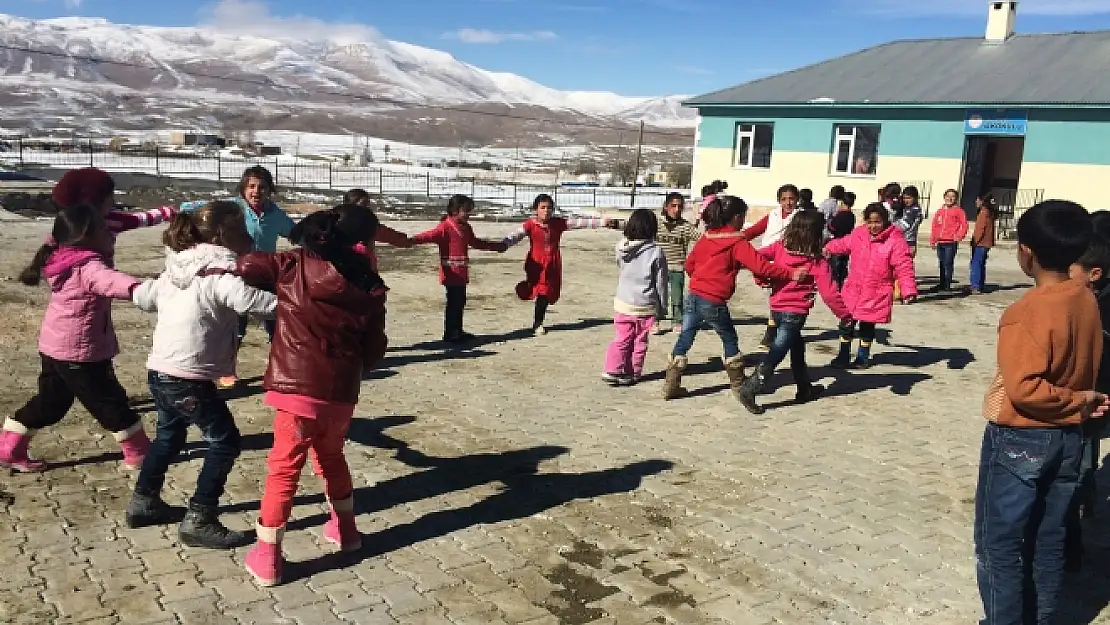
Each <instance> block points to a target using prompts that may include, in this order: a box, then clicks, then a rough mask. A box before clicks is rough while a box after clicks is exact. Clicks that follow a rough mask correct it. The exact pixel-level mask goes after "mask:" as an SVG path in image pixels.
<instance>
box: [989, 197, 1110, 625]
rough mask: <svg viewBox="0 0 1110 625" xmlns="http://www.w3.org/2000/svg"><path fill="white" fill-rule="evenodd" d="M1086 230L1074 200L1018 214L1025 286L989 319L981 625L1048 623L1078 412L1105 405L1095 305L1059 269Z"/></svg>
mask: <svg viewBox="0 0 1110 625" xmlns="http://www.w3.org/2000/svg"><path fill="white" fill-rule="evenodd" d="M1091 237H1092V226H1091V217H1090V215H1088V214H1087V211H1086V210H1085V209H1084V208H1083V207H1081V206H1079V205H1078V204H1075V203H1072V202H1064V201H1060V200H1050V201H1047V202H1042V203H1040V204H1038V205H1036V206H1034V207H1033V208H1031V209H1029V210H1028V211H1027V212H1026V213H1025V214H1023V215H1022V216H1021V219H1019V220H1018V225H1017V238H1018V263H1019V265H1020V266H1021V268H1022V271H1024V272H1025V273H1026V275H1028V276H1030V277H1031V278H1033V280H1034V282H1035V286H1034V287H1033V288H1032V289H1030V290H1029V292H1028V293H1026V294H1025V295H1024V296H1023V297H1022V298H1021V299H1020V300H1018V301H1017V302H1015V303H1014V304H1013V305H1012V306H1010V307H1009V308H1008V309H1007V310H1006V312H1005V313H1003V315H1002V319H1001V320H1000V321H999V325H998V373H997V375H996V376H995V379H994V382H992V384H991V386H990V388H989V389H988V390H987V395H986V398H985V399H984V401H983V415H984V416H985V417H986V418H987V420H988V421H989V423H987V427H986V432H985V433H984V435H983V447H982V453H981V456H980V459H979V485H978V488H977V490H976V493H975V557H976V561H977V572H978V581H979V594H980V596H981V597H982V600H983V608H984V611H985V612H986V618H985V619H984V620H983V621H982V622H981V623H982V625H1002V624H1010V623H1049V622H1052V619H1053V615H1054V614H1055V613H1056V607H1057V602H1058V599H1059V594H1060V586H1061V582H1062V581H1063V575H1064V537H1065V519H1066V517H1067V515H1068V510H1069V508H1070V506H1071V502H1072V498H1073V497H1074V496H1075V492H1076V487H1077V485H1078V481H1079V471H1080V462H1081V459H1082V456H1083V446H1084V437H1083V432H1082V427H1083V423H1084V422H1085V421H1086V420H1087V419H1089V418H1092V417H1101V416H1102V414H1103V413H1104V412H1105V411H1106V409H1107V398H1106V396H1105V395H1102V394H1101V393H1097V392H1095V391H1094V388H1095V380H1096V378H1097V376H1098V370H1099V362H1100V359H1101V357H1102V324H1101V321H1100V318H1099V311H1098V304H1097V303H1096V301H1095V296H1094V294H1092V293H1091V291H1090V289H1089V288H1087V285H1086V283H1085V281H1083V280H1073V279H1070V278H1069V276H1068V270H1069V268H1070V266H1071V265H1072V263H1074V262H1075V261H1077V260H1078V259H1079V258H1080V257H1081V256H1082V255H1083V253H1084V252H1086V251H1087V248H1088V246H1089V245H1090V242H1091ZM1029 580H1031V582H1030V581H1029ZM1030 593H1035V594H1034V595H1033V596H1029V594H1030Z"/></svg>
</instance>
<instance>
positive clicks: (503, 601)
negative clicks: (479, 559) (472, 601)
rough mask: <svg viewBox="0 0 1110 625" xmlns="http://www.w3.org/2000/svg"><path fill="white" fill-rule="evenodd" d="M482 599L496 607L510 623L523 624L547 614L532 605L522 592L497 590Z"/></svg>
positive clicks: (545, 611) (513, 589)
mask: <svg viewBox="0 0 1110 625" xmlns="http://www.w3.org/2000/svg"><path fill="white" fill-rule="evenodd" d="M483 598H484V599H486V600H488V601H490V602H491V603H493V604H494V605H496V606H497V609H498V610H501V613H502V614H503V615H504V616H505V620H506V621H508V622H510V623H523V622H525V621H529V620H532V619H537V618H541V617H543V616H546V615H547V614H548V612H547V610H545V609H543V608H540V607H538V606H535V605H533V604H532V602H530V601H529V600H528V598H527V597H526V596H525V595H524V593H523V592H521V591H519V590H517V589H515V588H511V589H507V590H499V591H497V592H495V593H491V594H488V595H484V597H483Z"/></svg>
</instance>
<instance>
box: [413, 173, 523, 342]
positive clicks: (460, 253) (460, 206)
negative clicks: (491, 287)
mask: <svg viewBox="0 0 1110 625" xmlns="http://www.w3.org/2000/svg"><path fill="white" fill-rule="evenodd" d="M473 211H474V200H472V199H470V197H468V196H465V195H455V196H452V197H451V199H450V200H448V201H447V212H446V214H444V216H443V217H441V218H440V222H439V225H438V226H436V227H435V228H432V229H431V230H427V231H425V232H421V233H420V234H418V235H415V236H413V237H412V242H413V243H414V244H425V243H434V244H435V245H437V246H439V283H440V284H442V285H443V288H444V289H445V290H446V291H447V306H446V309H445V310H444V314H443V340H444V341H446V342H448V343H465V342H467V341H471V340H473V339H474V335H473V334H470V333H469V332H466V331H464V330H463V311H464V310H465V309H466V285H467V284H469V283H470V248H472V247H473V248H474V249H478V250H487V251H490V252H504V251H505V250H506V249H508V246H507V245H506V244H505V243H504V242H494V241H487V240H486V239H479V238H478V237H477V236H475V235H474V229H473V228H471V227H470V213H472V212H473Z"/></svg>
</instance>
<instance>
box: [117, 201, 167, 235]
mask: <svg viewBox="0 0 1110 625" xmlns="http://www.w3.org/2000/svg"><path fill="white" fill-rule="evenodd" d="M177 212H178V211H177V209H176V208H174V207H172V206H162V207H159V208H153V209H151V210H147V211H139V212H134V213H131V212H127V211H122V210H113V211H110V212H109V213H108V216H107V217H105V218H104V223H105V224H107V226H108V230H109V231H111V232H114V233H120V232H123V231H125V230H134V229H136V228H145V227H147V226H156V225H158V224H160V223H162V222H165V221H169V220H171V219H173V217H174V215H176V214H177Z"/></svg>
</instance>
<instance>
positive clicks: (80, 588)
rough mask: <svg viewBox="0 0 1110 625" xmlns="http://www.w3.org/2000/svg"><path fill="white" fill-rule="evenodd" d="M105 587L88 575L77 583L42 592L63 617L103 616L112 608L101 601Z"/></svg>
mask: <svg viewBox="0 0 1110 625" xmlns="http://www.w3.org/2000/svg"><path fill="white" fill-rule="evenodd" d="M102 594H103V589H102V588H101V587H100V585H99V584H97V583H95V582H92V581H90V580H89V579H88V578H87V577H86V578H85V579H84V580H83V581H78V582H76V583H66V584H61V585H59V586H57V587H55V588H51V589H48V590H46V591H45V592H43V593H42V598H43V600H44V601H46V602H47V603H50V604H52V605H53V606H54V607H55V608H56V609H57V611H58V614H60V615H61V616H63V617H67V618H76V617H79V616H82V617H87V618H90V619H91V618H101V617H105V616H109V615H110V614H111V613H112V610H111V609H109V608H108V607H106V606H105V605H104V604H103V603H101V601H100V597H101V595H102Z"/></svg>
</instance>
